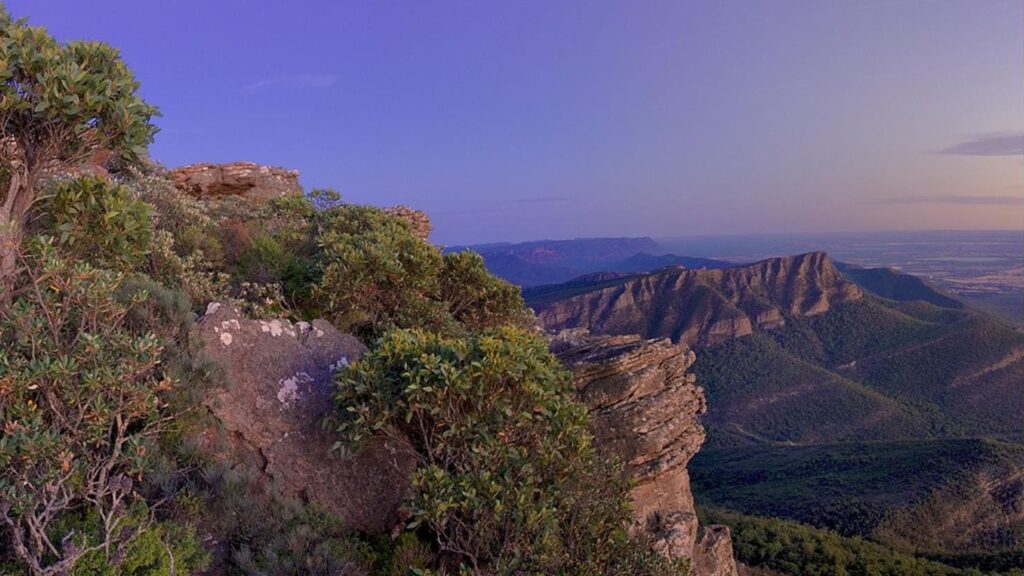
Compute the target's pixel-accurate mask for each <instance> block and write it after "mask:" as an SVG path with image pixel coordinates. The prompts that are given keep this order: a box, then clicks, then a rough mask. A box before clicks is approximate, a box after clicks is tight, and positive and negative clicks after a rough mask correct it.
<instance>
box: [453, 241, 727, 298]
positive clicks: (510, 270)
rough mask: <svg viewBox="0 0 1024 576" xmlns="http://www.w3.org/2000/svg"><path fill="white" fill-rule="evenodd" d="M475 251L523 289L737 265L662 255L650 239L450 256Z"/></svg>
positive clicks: (530, 245) (510, 247) (539, 244)
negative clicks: (590, 277)
mask: <svg viewBox="0 0 1024 576" xmlns="http://www.w3.org/2000/svg"><path fill="white" fill-rule="evenodd" d="M463 250H473V251H474V252H477V253H479V254H480V255H481V256H483V258H484V261H485V262H486V263H487V268H488V270H490V271H491V273H492V274H495V275H497V276H500V277H502V278H504V279H506V280H508V281H509V282H512V283H513V284H517V285H519V286H522V287H524V288H525V287H530V286H541V285H546V284H557V283H561V282H566V281H569V280H572V279H574V278H577V277H579V276H584V275H587V274H591V273H595V272H650V271H652V270H657V269H660V268H665V267H669V266H685V267H687V268H727V267H729V266H732V265H733V264H732V263H730V262H725V261H723V260H715V259H711V258H697V257H689V256H677V255H674V254H659V255H654V254H653V253H655V252H660V251H661V247H660V246H659V245H658V243H657V242H655V241H654V240H653V239H651V238H647V237H640V238H577V239H574V240H539V241H535V242H523V243H519V244H508V243H503V244H478V245H474V246H450V247H447V248H445V252H461V251H463Z"/></svg>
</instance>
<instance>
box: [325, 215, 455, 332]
mask: <svg viewBox="0 0 1024 576" xmlns="http://www.w3.org/2000/svg"><path fill="white" fill-rule="evenodd" d="M318 243H319V247H320V254H319V255H318V258H319V260H320V262H321V269H322V271H323V277H322V279H321V280H320V283H319V285H318V286H317V287H316V289H315V293H314V298H315V300H316V301H317V302H318V303H319V305H320V306H321V308H322V311H323V313H324V314H326V315H327V316H328V317H329V318H330V320H331V321H332V322H333V323H334V325H335V326H337V327H338V329H339V330H343V331H350V332H354V333H356V334H357V335H360V336H364V337H372V336H375V335H377V334H380V333H382V332H383V331H384V330H386V329H387V328H389V327H393V326H395V327H400V328H409V327H429V328H436V327H439V326H442V325H443V324H444V322H445V320H446V313H445V309H444V306H443V305H442V304H441V303H440V302H439V301H438V300H437V298H436V295H437V293H438V288H439V286H438V272H439V271H440V270H441V268H442V265H443V263H442V260H441V253H440V252H439V251H438V250H437V249H436V248H434V247H433V246H431V245H429V244H427V243H426V242H424V241H423V240H420V239H419V238H417V237H415V236H414V235H413V234H412V232H411V231H410V230H409V227H408V225H406V224H405V222H403V221H401V220H399V219H398V218H395V217H392V216H389V215H387V214H385V213H384V212H383V211H381V210H378V209H376V208H371V207H369V206H354V205H346V206H339V207H337V208H334V209H332V210H330V211H329V212H327V213H326V214H325V215H324V217H323V224H322V230H321V232H320V235H319V238H318Z"/></svg>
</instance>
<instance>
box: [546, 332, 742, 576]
mask: <svg viewBox="0 0 1024 576" xmlns="http://www.w3.org/2000/svg"><path fill="white" fill-rule="evenodd" d="M551 348H552V351H553V352H554V353H555V354H557V355H558V357H559V358H560V359H561V360H562V362H563V363H564V364H565V365H566V367H567V368H569V369H570V370H572V373H573V379H574V381H575V383H576V387H577V389H578V390H579V394H580V398H581V399H582V400H583V402H584V403H585V404H586V405H587V407H588V408H589V409H590V412H591V418H592V422H593V423H592V426H593V429H594V435H595V437H596V440H597V443H598V445H599V446H601V447H602V448H603V449H606V450H609V451H611V452H613V453H615V454H617V455H618V456H619V457H620V458H621V459H622V461H623V463H624V465H625V471H626V473H627V474H629V475H630V476H631V477H632V478H633V479H634V481H635V483H636V484H635V487H634V488H633V491H632V498H633V506H634V517H635V526H634V529H636V530H642V531H646V532H648V533H650V534H651V536H652V537H653V538H654V541H655V546H656V547H657V549H658V550H659V551H660V552H661V553H663V554H665V555H667V556H670V557H673V558H688V559H690V563H691V566H692V568H693V574H694V575H695V576H731V575H734V574H736V564H735V560H734V559H733V554H732V542H731V539H730V537H729V529H728V528H726V527H724V526H706V527H703V528H701V527H699V526H698V522H697V515H696V512H695V510H694V505H693V496H692V494H691V492H690V477H689V474H688V473H687V470H686V465H687V463H688V462H689V461H690V458H692V457H693V455H694V454H696V453H697V451H698V450H699V449H700V446H701V444H703V442H704V428H703V426H701V424H700V420H699V418H700V416H701V415H702V414H703V413H704V412H705V410H706V407H707V406H706V404H705V401H704V391H703V390H702V389H701V388H700V387H698V386H697V385H696V384H695V382H694V380H695V379H694V376H693V375H692V374H688V373H687V370H688V369H689V367H690V366H691V365H692V364H693V362H694V359H695V356H694V353H693V352H692V351H690V350H689V348H688V347H686V346H685V345H681V344H679V345H676V344H672V343H671V342H670V341H669V340H667V339H656V340H644V339H642V338H640V337H638V336H616V337H590V336H587V335H586V334H585V333H583V332H573V331H567V332H564V333H562V334H561V335H559V336H558V337H556V338H555V339H553V341H552V344H551Z"/></svg>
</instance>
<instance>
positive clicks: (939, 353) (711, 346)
mask: <svg viewBox="0 0 1024 576" xmlns="http://www.w3.org/2000/svg"><path fill="white" fill-rule="evenodd" d="M523 293H524V297H525V298H526V299H527V302H528V304H529V305H530V306H531V307H532V308H533V309H534V310H535V312H536V315H537V319H538V322H539V323H540V325H541V326H543V327H544V328H545V329H546V330H548V331H551V332H557V331H559V330H562V329H567V328H585V329H587V330H589V331H590V332H592V333H597V334H613V335H618V334H639V335H641V336H644V337H648V338H657V337H663V338H669V339H671V340H672V341H674V342H681V343H684V344H688V345H689V346H691V347H693V348H695V349H696V351H697V362H696V364H695V365H694V368H693V370H694V372H695V373H696V375H697V378H698V382H699V383H700V385H701V386H703V387H704V389H705V390H706V392H707V396H708V406H709V408H708V413H707V415H706V417H705V425H706V427H707V429H708V442H707V448H706V449H705V450H704V451H702V452H701V453H700V454H699V455H698V456H697V457H696V458H695V459H694V462H693V463H692V468H693V482H694V492H695V494H696V496H697V498H698V501H699V502H702V503H704V504H706V505H709V506H714V507H724V508H727V509H731V510H736V511H739V512H742V513H747V514H755V515H761V516H774V517H783V518H789V519H792V520H798V521H801V522H806V523H810V524H813V525H816V526H819V527H824V528H831V529H835V530H839V531H840V532H841V533H844V534H846V535H851V536H861V537H867V538H872V539H874V540H875V541H877V542H881V543H882V544H884V545H886V546H890V547H892V548H893V549H894V550H899V551H902V552H909V553H915V554H920V555H925V556H927V557H929V558H932V559H936V560H939V561H941V562H947V563H948V564H949V565H951V566H957V567H965V566H989V567H992V566H995V567H996V568H1005V567H1006V566H1016V564H1015V563H1014V562H1017V560H1019V559H1015V558H1016V556H1014V554H1016V553H1017V552H1018V551H1019V550H1020V549H1021V548H1022V547H1024V444H1022V440H1024V333H1021V332H1020V331H1018V330H1015V329H1014V328H1012V327H1010V326H1008V325H1006V324H1004V323H1002V322H1000V321H998V320H996V319H993V318H992V317H990V316H988V315H987V314H985V313H982V312H979V311H976V310H973V309H970V308H969V307H966V306H965V305H964V304H963V303H962V302H961V301H960V300H958V299H956V298H953V297H951V296H949V295H948V294H944V293H943V292H942V291H940V290H939V289H937V288H935V287H934V286H933V285H931V284H930V283H929V282H927V281H925V280H923V279H920V278H917V277H915V276H911V275H909V274H903V273H900V272H898V271H895V270H891V269H887V268H862V267H857V266H852V265H847V264H842V263H836V262H833V261H832V260H831V259H830V258H829V257H828V255H827V254H825V253H824V252H811V253H806V254H800V255H797V256H790V257H783V258H771V259H767V260H763V261H760V262H756V263H753V264H746V265H732V266H730V267H725V268H718V269H688V268H682V267H678V266H676V267H670V268H660V269H656V270H654V271H652V272H649V273H637V272H615V273H612V272H609V273H603V274H590V275H587V276H583V277H580V278H575V279H572V280H570V281H568V282H563V283H561V284H556V285H549V286H535V287H529V288H526V289H524V292H523ZM951 530H952V531H953V532H955V535H954V536H948V535H946V536H944V534H948V533H949V531H951ZM1008 555H1009V556H1008ZM1008 557H1009V558H1010V560H1007V558H1008ZM1007 562H1009V563H1008V564H1007Z"/></svg>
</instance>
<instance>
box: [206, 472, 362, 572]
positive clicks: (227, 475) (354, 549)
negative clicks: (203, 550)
mask: <svg viewBox="0 0 1024 576" xmlns="http://www.w3.org/2000/svg"><path fill="white" fill-rule="evenodd" d="M205 476H206V481H207V482H208V485H209V488H210V492H209V494H208V497H207V498H206V499H205V500H204V502H203V504H202V509H203V514H204V517H205V524H206V526H207V527H208V528H209V529H210V530H212V531H214V532H215V533H217V534H219V535H220V538H221V539H222V540H223V542H224V544H225V545H227V546H228V547H230V554H229V555H227V557H226V558H224V559H223V561H224V563H225V565H224V568H225V571H226V572H228V573H233V574H246V575H250V576H264V575H265V576H334V575H336V574H346V575H348V574H351V575H354V576H355V575H364V574H370V573H371V571H372V570H373V568H374V566H375V565H376V563H378V562H379V559H378V557H379V556H380V554H379V553H378V552H377V551H376V550H374V549H373V547H372V546H371V545H370V544H369V543H367V542H365V541H362V540H360V539H359V538H358V537H357V536H356V535H354V534H352V533H351V531H350V530H349V529H347V528H346V527H345V526H344V525H343V524H342V523H341V522H340V521H338V519H337V518H335V517H333V516H330V515H329V514H325V513H323V512H321V511H319V510H317V509H316V508H315V507H314V506H312V505H310V504H304V503H302V502H300V501H298V500H295V499H290V498H285V497H282V496H280V495H278V494H263V493H261V489H260V488H259V487H258V486H254V485H252V483H251V481H250V480H249V479H248V478H247V477H245V476H243V475H240V474H238V473H237V472H236V471H234V470H228V469H225V468H216V467H214V468H210V469H209V470H207V472H206V475H205Z"/></svg>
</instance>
